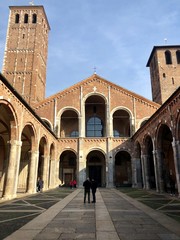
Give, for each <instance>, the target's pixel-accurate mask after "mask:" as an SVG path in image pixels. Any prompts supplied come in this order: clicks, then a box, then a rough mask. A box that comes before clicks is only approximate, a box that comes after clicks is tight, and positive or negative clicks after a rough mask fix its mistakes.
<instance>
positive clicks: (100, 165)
mask: <svg viewBox="0 0 180 240" xmlns="http://www.w3.org/2000/svg"><path fill="white" fill-rule="evenodd" d="M86 173H87V177H89V178H90V180H92V179H94V180H95V181H96V182H97V184H98V187H104V186H105V185H106V180H105V179H106V175H105V157H104V154H103V153H102V152H100V151H97V150H95V151H92V152H90V153H89V154H88V156H87V165H86Z"/></svg>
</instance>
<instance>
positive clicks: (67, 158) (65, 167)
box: [59, 150, 77, 186]
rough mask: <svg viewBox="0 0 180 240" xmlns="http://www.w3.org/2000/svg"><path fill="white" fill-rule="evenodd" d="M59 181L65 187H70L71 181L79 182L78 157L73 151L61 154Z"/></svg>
mask: <svg viewBox="0 0 180 240" xmlns="http://www.w3.org/2000/svg"><path fill="white" fill-rule="evenodd" d="M59 166H60V167H59V180H60V184H61V185H63V186H69V184H70V181H71V180H74V179H75V180H77V156H76V153H75V152H74V151H72V150H65V151H63V152H62V153H61V156H60V164H59Z"/></svg>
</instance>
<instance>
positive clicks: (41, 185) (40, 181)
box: [37, 177, 44, 192]
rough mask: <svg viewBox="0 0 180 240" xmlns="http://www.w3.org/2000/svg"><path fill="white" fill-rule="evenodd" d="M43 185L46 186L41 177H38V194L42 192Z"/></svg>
mask: <svg viewBox="0 0 180 240" xmlns="http://www.w3.org/2000/svg"><path fill="white" fill-rule="evenodd" d="M43 185H44V182H43V180H42V179H41V178H40V177H38V181H37V192H42V189H43Z"/></svg>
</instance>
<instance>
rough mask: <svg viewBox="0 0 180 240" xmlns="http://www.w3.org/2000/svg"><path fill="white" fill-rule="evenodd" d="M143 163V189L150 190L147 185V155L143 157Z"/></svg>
mask: <svg viewBox="0 0 180 240" xmlns="http://www.w3.org/2000/svg"><path fill="white" fill-rule="evenodd" d="M142 157H143V162H144V188H145V189H146V190H149V189H150V185H149V166H148V155H143V156H142Z"/></svg>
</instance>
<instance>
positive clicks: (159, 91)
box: [147, 45, 180, 104]
mask: <svg viewBox="0 0 180 240" xmlns="http://www.w3.org/2000/svg"><path fill="white" fill-rule="evenodd" d="M147 67H150V75H151V88H152V98H153V99H152V100H153V101H154V102H157V103H159V104H163V103H164V102H165V101H166V99H168V98H169V97H170V95H171V94H172V93H173V92H174V91H175V90H176V89H177V88H178V87H179V85H180V46H179V45H172V46H155V47H154V48H153V50H152V52H151V55H150V57H149V60H148V63H147Z"/></svg>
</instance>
